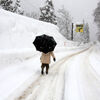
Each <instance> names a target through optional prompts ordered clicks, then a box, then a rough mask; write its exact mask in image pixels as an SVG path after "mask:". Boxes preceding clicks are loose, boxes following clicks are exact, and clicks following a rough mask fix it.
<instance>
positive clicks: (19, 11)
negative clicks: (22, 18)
mask: <svg viewBox="0 0 100 100" xmlns="http://www.w3.org/2000/svg"><path fill="white" fill-rule="evenodd" d="M13 12H15V13H17V14H21V15H23V13H24V11H22V9H21V5H20V0H16V2H15V6H14V8H13Z"/></svg>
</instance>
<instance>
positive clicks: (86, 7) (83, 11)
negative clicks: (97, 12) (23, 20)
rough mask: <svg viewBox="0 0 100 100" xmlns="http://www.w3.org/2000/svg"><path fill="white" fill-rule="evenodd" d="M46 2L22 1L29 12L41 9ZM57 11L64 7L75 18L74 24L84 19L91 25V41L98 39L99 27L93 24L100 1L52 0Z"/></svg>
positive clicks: (38, 0)
mask: <svg viewBox="0 0 100 100" xmlns="http://www.w3.org/2000/svg"><path fill="white" fill-rule="evenodd" d="M45 1H46V0H22V2H24V3H25V5H26V6H25V8H28V9H27V10H28V11H30V10H34V9H35V8H39V7H40V6H41V5H42V4H43V2H45ZM52 1H53V3H54V6H55V10H57V9H58V8H61V6H63V5H64V7H65V8H66V10H67V11H68V12H69V13H70V15H71V16H72V17H73V22H82V21H83V19H84V20H85V21H86V22H88V23H89V25H90V26H89V27H90V35H91V39H92V40H94V39H95V38H96V32H97V27H96V25H95V23H94V22H93V20H94V18H93V11H94V9H95V8H96V6H97V3H98V2H99V0H52Z"/></svg>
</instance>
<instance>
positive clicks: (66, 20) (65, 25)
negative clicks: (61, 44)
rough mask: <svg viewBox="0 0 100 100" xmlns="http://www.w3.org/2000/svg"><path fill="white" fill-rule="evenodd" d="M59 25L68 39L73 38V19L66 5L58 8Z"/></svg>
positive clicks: (61, 31)
mask: <svg viewBox="0 0 100 100" xmlns="http://www.w3.org/2000/svg"><path fill="white" fill-rule="evenodd" d="M57 26H58V27H59V29H60V33H61V34H62V35H63V36H65V37H66V38H67V39H68V40H71V29H72V19H71V16H70V14H69V13H68V12H67V11H66V10H65V8H64V7H62V8H61V9H59V10H58V13H57Z"/></svg>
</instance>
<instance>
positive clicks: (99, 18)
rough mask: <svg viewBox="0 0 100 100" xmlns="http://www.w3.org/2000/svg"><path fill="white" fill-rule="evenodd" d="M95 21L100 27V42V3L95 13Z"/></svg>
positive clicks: (98, 34)
mask: <svg viewBox="0 0 100 100" xmlns="http://www.w3.org/2000/svg"><path fill="white" fill-rule="evenodd" d="M94 21H95V22H96V23H97V26H98V33H97V38H98V40H99V41H100V2H99V3H98V5H97V8H96V9H95V11H94Z"/></svg>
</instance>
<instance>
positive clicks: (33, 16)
mask: <svg viewBox="0 0 100 100" xmlns="http://www.w3.org/2000/svg"><path fill="white" fill-rule="evenodd" d="M24 15H25V16H27V17H31V18H34V19H39V13H38V12H35V11H33V12H30V13H29V12H27V13H24Z"/></svg>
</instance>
